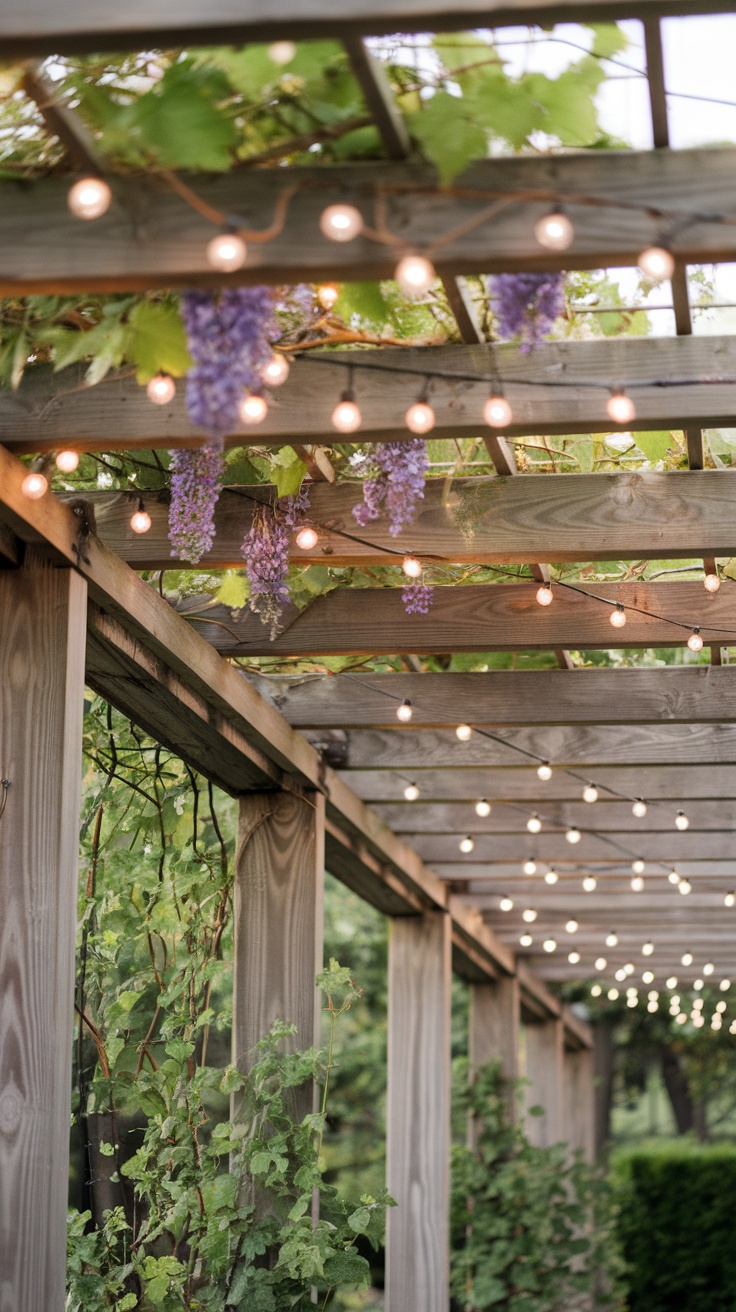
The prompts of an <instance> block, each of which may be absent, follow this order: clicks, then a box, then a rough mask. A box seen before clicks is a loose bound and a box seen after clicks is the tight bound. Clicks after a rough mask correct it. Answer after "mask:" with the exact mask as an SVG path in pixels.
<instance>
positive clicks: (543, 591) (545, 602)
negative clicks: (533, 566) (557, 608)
mask: <svg viewBox="0 0 736 1312" xmlns="http://www.w3.org/2000/svg"><path fill="white" fill-rule="evenodd" d="M537 601H538V602H539V605H540V606H551V605H552V584H551V583H543V584H542V586H541V587H540V588H537Z"/></svg>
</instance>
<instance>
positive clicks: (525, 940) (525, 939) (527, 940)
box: [519, 934, 534, 948]
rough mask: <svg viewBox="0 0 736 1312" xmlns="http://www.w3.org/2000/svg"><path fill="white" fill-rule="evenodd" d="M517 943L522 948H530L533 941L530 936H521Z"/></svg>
mask: <svg viewBox="0 0 736 1312" xmlns="http://www.w3.org/2000/svg"><path fill="white" fill-rule="evenodd" d="M519 942H520V944H521V946H522V947H523V948H530V947H531V945H532V943H533V942H534V939H533V938H532V936H531V934H522V936H521V938H520V939H519Z"/></svg>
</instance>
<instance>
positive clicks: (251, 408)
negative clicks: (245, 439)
mask: <svg viewBox="0 0 736 1312" xmlns="http://www.w3.org/2000/svg"><path fill="white" fill-rule="evenodd" d="M238 414H239V415H240V418H241V419H242V421H243V423H244V424H262V423H263V421H264V419H265V418H266V415H267V414H268V402H267V400H266V398H265V396H260V395H259V393H258V392H249V393H248V395H247V396H244V397H243V399H242V401H241V402H240V405H239V406H238Z"/></svg>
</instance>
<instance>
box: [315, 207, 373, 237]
mask: <svg viewBox="0 0 736 1312" xmlns="http://www.w3.org/2000/svg"><path fill="white" fill-rule="evenodd" d="M319 226H320V228H321V230H322V232H323V234H324V236H325V237H329V239H330V241H352V240H353V238H354V237H357V236H358V235H359V233H361V232H362V231H363V215H362V214H361V212H360V210H358V209H356V208H355V206H354V205H328V206H327V207H326V208H325V209H323V211H322V213H321V214H320V216H319Z"/></svg>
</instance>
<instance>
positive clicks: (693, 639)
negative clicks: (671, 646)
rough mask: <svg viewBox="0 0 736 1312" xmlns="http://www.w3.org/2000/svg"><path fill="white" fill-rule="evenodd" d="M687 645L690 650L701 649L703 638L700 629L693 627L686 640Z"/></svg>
mask: <svg viewBox="0 0 736 1312" xmlns="http://www.w3.org/2000/svg"><path fill="white" fill-rule="evenodd" d="M687 645H688V647H689V648H690V650H691V651H702V650H703V639H702V638H701V636H700V629H699V628H694V629H693V631H692V633H691V634H690V637H689V638H688V640H687Z"/></svg>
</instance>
